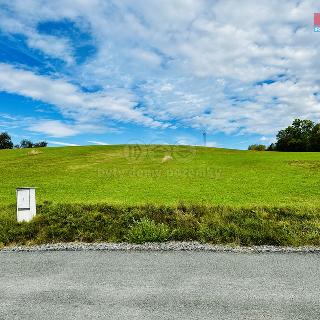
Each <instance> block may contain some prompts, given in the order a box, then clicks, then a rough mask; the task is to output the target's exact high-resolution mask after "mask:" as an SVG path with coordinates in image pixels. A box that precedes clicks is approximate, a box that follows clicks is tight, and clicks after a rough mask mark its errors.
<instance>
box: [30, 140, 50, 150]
mask: <svg viewBox="0 0 320 320" xmlns="http://www.w3.org/2000/svg"><path fill="white" fill-rule="evenodd" d="M47 145H48V142H46V141H39V142H36V143H34V144H33V148H45V147H46V146H47Z"/></svg>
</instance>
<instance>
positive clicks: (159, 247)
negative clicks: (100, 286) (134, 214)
mask: <svg viewBox="0 0 320 320" xmlns="http://www.w3.org/2000/svg"><path fill="white" fill-rule="evenodd" d="M38 251H208V252H233V253H320V247H277V246H252V247H242V246H231V245H214V244H202V243H199V242H163V243H144V244H132V243H83V242H71V243H54V244H42V245H34V246H9V247H3V248H2V249H0V252H1V253H4V252H38Z"/></svg>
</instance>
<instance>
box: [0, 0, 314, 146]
mask: <svg viewBox="0 0 320 320" xmlns="http://www.w3.org/2000/svg"><path fill="white" fill-rule="evenodd" d="M314 12H320V2H319V1H311V0H309V1H294V0H291V1H286V0H281V1H279V0H265V1H261V0H260V1H255V0H252V1H248V0H241V1H238V0H234V1H231V0H230V1H228V0H221V1H219V0H216V1H214V0H161V1H159V0H148V1H146V0H134V1H132V0H114V1H112V0H55V1H49V0H47V1H41V0H21V1H20V0H7V1H6V0H0V131H8V132H9V133H10V134H11V135H12V137H13V139H14V140H15V142H18V141H20V140H21V139H23V138H29V139H32V140H47V141H49V142H50V145H52V146H53V145H56V146H58V145H61V146H63V145H86V144H114V143H135V142H140V143H171V144H175V143H187V144H201V143H202V131H203V130H206V131H207V133H208V134H207V135H208V138H207V140H208V145H211V146H219V147H231V148H240V149H245V148H247V146H248V144H250V143H265V144H268V143H270V142H271V141H272V140H273V139H274V136H275V133H276V132H277V131H278V130H279V129H280V128H282V127H284V126H287V125H288V124H290V123H291V122H292V120H293V119H294V118H297V117H299V118H308V119H312V120H315V121H319V120H320V119H319V118H320V103H319V101H320V81H319V77H320V76H319V74H320V55H319V49H320V47H319V45H320V33H317V32H314V31H313V14H314Z"/></svg>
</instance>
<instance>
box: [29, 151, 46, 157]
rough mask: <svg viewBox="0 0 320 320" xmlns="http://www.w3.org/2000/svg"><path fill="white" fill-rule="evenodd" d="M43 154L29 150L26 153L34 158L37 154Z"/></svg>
mask: <svg viewBox="0 0 320 320" xmlns="http://www.w3.org/2000/svg"><path fill="white" fill-rule="evenodd" d="M41 153H43V152H41V151H39V150H31V151H29V152H28V153H27V155H28V156H36V155H38V154H41Z"/></svg>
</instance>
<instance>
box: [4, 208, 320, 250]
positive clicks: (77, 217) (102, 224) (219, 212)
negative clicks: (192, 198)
mask: <svg viewBox="0 0 320 320" xmlns="http://www.w3.org/2000/svg"><path fill="white" fill-rule="evenodd" d="M168 240H177V241H190V240H195V241H200V242H208V243H216V244H235V245H245V246H250V245H277V246H304V245H310V246H320V209H317V208H292V207H283V208H276V207H273V208H272V207H251V208H232V207H226V206H209V205H194V206H193V205H183V204H180V205H176V206H154V205H141V206H139V205H135V206H123V205H108V204H95V205H94V204H91V205H90V204H50V203H45V204H43V205H39V207H38V214H37V216H36V217H35V218H34V219H33V221H32V222H30V223H17V222H16V217H15V207H14V206H7V207H3V208H2V209H0V247H1V246H4V245H6V246H7V245H16V244H19V245H20V244H29V245H30V244H42V243H55V242H71V241H85V242H99V241H101V242H102V241H104V242H123V241H126V242H132V243H143V242H155V241H159V242H162V241H168Z"/></svg>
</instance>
